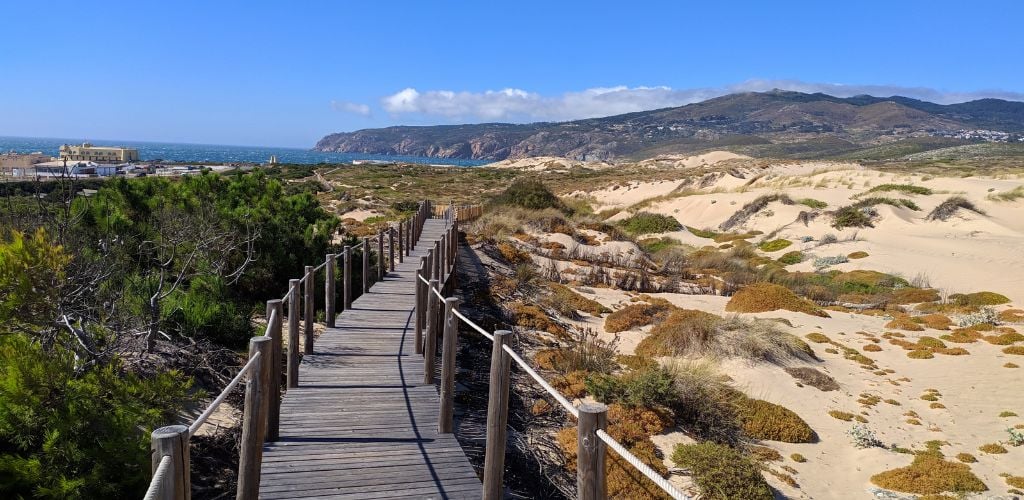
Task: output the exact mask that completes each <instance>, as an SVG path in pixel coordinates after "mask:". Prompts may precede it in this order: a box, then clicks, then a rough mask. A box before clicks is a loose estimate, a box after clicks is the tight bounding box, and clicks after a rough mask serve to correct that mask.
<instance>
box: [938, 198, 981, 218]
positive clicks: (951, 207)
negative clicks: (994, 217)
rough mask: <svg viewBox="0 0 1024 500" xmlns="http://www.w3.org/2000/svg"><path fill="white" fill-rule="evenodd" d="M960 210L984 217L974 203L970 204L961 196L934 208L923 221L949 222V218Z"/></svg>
mask: <svg viewBox="0 0 1024 500" xmlns="http://www.w3.org/2000/svg"><path fill="white" fill-rule="evenodd" d="M961 209H963V210H969V211H971V212H974V213H976V214H979V215H985V212H984V211H983V210H981V209H980V208H978V207H976V206H974V203H971V202H970V201H968V200H967V199H966V198H964V197H962V196H953V197H951V198H949V199H947V200H946V201H944V202H942V203H940V204H939V206H937V207H935V209H933V210H932V211H931V212H930V213H929V214H928V216H927V217H925V220H938V221H945V220H949V218H950V217H953V216H954V215H956V214H957V212H959V211H960V210H961Z"/></svg>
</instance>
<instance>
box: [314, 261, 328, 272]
mask: <svg viewBox="0 0 1024 500" xmlns="http://www.w3.org/2000/svg"><path fill="white" fill-rule="evenodd" d="M324 267H327V261H326V260H325V261H324V262H323V264H320V265H319V266H316V267H314V268H313V272H314V273H315V272H317V271H319V270H321V269H323V268H324Z"/></svg>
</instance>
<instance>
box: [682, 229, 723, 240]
mask: <svg viewBox="0 0 1024 500" xmlns="http://www.w3.org/2000/svg"><path fill="white" fill-rule="evenodd" d="M686 230H687V231H689V232H690V234H692V235H694V236H697V237H699V238H708V239H711V238H714V237H715V236H718V233H716V232H714V231H708V230H707V229H697V228H695V227H690V226H686Z"/></svg>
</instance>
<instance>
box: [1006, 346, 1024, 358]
mask: <svg viewBox="0 0 1024 500" xmlns="http://www.w3.org/2000/svg"><path fill="white" fill-rule="evenodd" d="M1003 353H1004V354H1015V355H1018V356H1024V345H1013V346H1010V347H1006V348H1003Z"/></svg>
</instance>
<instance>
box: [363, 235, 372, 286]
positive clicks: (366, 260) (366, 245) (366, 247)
mask: <svg viewBox="0 0 1024 500" xmlns="http://www.w3.org/2000/svg"><path fill="white" fill-rule="evenodd" d="M369 292H370V238H368V237H365V236H364V237H363V293H369Z"/></svg>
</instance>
